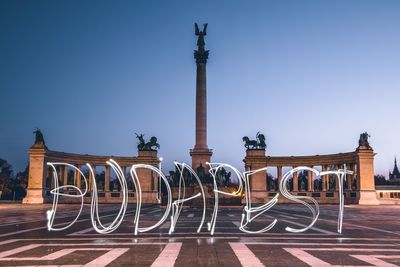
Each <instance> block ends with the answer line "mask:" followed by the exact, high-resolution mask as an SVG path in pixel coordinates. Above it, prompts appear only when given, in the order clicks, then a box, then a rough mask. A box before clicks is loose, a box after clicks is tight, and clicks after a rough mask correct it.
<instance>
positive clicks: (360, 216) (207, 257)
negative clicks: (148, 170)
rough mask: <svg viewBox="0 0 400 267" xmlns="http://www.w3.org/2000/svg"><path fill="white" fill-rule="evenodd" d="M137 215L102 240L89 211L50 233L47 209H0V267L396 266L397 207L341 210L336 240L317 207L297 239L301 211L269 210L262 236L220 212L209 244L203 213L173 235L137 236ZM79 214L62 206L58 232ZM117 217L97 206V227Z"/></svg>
mask: <svg viewBox="0 0 400 267" xmlns="http://www.w3.org/2000/svg"><path fill="white" fill-rule="evenodd" d="M134 208H135V206H134V205H132V206H129V208H128V214H127V215H126V217H125V219H124V221H123V223H122V224H121V226H120V227H119V228H118V229H117V230H116V231H115V232H113V233H111V234H107V235H105V234H102V235H100V234H97V233H96V232H95V231H94V230H93V228H92V226H91V222H90V216H89V211H90V207H89V206H85V207H84V212H83V213H82V214H81V216H80V217H79V219H78V221H77V222H76V223H75V224H74V225H73V226H72V227H71V228H69V229H67V230H64V231H60V232H48V231H47V227H46V215H45V213H46V210H47V209H50V205H37V206H27V205H14V204H13V205H11V204H3V205H0V216H1V220H0V266H163V267H165V266H231V267H232V266H400V206H373V207H372V206H371V207H367V206H345V214H344V222H343V233H342V234H338V233H337V232H336V227H337V216H338V206H333V205H332V206H329V205H324V206H321V207H320V210H321V215H320V218H319V219H318V221H317V223H316V225H315V226H314V227H313V228H312V229H311V230H309V231H307V232H305V233H299V234H292V233H289V232H286V231H285V227H286V226H291V227H298V228H301V227H304V226H306V225H308V224H309V223H310V214H309V212H308V210H307V209H306V208H305V207H303V206H298V205H283V204H277V205H276V206H274V207H273V208H272V209H271V210H270V211H269V212H267V213H265V214H264V215H262V216H260V217H259V218H257V219H256V220H255V221H254V222H252V223H251V229H252V230H257V229H261V228H263V227H265V226H266V225H268V224H270V223H271V221H272V220H273V219H274V218H277V219H278V223H277V224H276V226H275V227H274V228H273V229H272V230H271V231H269V232H266V233H262V234H246V233H243V232H241V231H240V230H239V229H238V225H240V220H241V214H242V210H241V209H240V208H221V209H220V211H219V213H218V218H217V223H216V228H215V234H214V236H211V235H210V234H209V232H208V231H207V227H206V224H205V226H204V227H203V230H202V232H201V233H199V234H197V233H196V229H197V227H198V225H199V222H200V219H201V214H202V210H201V209H195V208H184V209H183V210H182V213H181V215H180V218H179V220H178V223H177V225H176V229H175V233H173V234H171V235H169V234H168V230H169V226H170V223H169V221H167V222H165V223H164V224H163V225H161V227H159V228H156V229H154V230H153V231H150V232H147V233H139V234H138V235H137V236H135V235H134V234H133V229H134V227H133V216H134ZM78 209H79V206H78V205H60V206H59V210H58V214H57V216H56V220H55V226H58V227H60V226H63V225H64V226H65V225H66V224H68V223H69V222H71V221H72V220H73V219H74V216H75V215H76V214H77V211H78ZM118 209H119V207H118V206H117V205H100V212H101V218H102V222H104V223H105V224H107V223H108V222H111V221H112V220H113V218H114V215H115V214H116V213H117V212H118ZM211 212H212V210H211V209H210V210H207V217H206V220H207V221H209V220H210V219H211ZM162 214H163V209H161V208H159V207H144V208H143V213H142V215H141V220H140V226H141V227H143V226H146V225H147V226H149V225H152V224H154V223H155V222H157V221H158V220H159V218H161V216H162Z"/></svg>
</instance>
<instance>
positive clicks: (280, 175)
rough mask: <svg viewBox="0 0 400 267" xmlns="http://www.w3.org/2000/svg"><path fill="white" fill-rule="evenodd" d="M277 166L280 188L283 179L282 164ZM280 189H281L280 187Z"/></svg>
mask: <svg viewBox="0 0 400 267" xmlns="http://www.w3.org/2000/svg"><path fill="white" fill-rule="evenodd" d="M276 168H277V175H278V188H279V184H280V183H281V181H282V166H278V167H276ZM278 191H279V189H278Z"/></svg>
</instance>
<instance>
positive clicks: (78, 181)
mask: <svg viewBox="0 0 400 267" xmlns="http://www.w3.org/2000/svg"><path fill="white" fill-rule="evenodd" d="M75 167H76V168H78V169H80V167H81V166H80V165H76V166H75ZM74 177H75V179H74V180H75V186H76V187H78V188H79V189H81V173H80V172H79V171H78V170H75V172H74Z"/></svg>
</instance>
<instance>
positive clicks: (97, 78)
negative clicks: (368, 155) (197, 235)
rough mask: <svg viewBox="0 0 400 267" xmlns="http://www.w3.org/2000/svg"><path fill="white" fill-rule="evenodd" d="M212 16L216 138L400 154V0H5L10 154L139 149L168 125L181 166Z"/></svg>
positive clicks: (0, 65) (2, 54)
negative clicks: (363, 146)
mask: <svg viewBox="0 0 400 267" xmlns="http://www.w3.org/2000/svg"><path fill="white" fill-rule="evenodd" d="M194 22H199V23H203V22H208V23H209V27H208V35H207V37H206V46H207V48H208V49H209V50H210V58H209V62H208V65H207V71H208V77H207V78H208V144H209V147H210V148H212V149H214V157H213V159H214V160H215V161H224V162H229V163H231V164H233V165H235V166H237V167H240V168H243V164H242V159H243V157H244V153H245V150H244V148H243V145H242V141H241V138H242V136H244V135H250V136H253V137H254V135H255V134H256V132H257V131H262V132H263V133H265V135H266V138H267V144H268V154H270V155H309V154H323V153H336V152H347V151H352V150H354V149H355V148H356V146H357V141H358V136H359V133H360V132H363V131H368V132H369V133H370V134H371V136H372V137H371V138H370V142H371V145H372V146H373V147H374V149H375V151H376V152H377V153H378V154H377V156H376V161H375V163H376V164H375V167H376V172H378V173H383V174H385V175H387V172H388V170H389V168H392V165H393V158H394V156H395V155H396V154H397V155H398V156H399V157H400V137H399V133H400V126H399V117H400V1H367V0H360V1H275V2H272V1H179V2H177V1H126V2H125V1H1V2H0V25H1V26H0V40H1V41H0V91H1V104H0V114H1V120H2V121H1V128H0V157H1V158H5V159H7V160H8V161H9V162H10V163H11V164H12V165H14V167H15V169H17V170H19V169H22V168H23V167H24V166H25V164H26V162H27V159H28V155H27V152H28V149H29V147H30V145H31V144H32V142H33V139H34V136H33V134H32V131H33V130H34V128H35V127H39V128H41V129H42V131H43V133H44V136H45V139H46V142H47V145H48V147H49V148H50V149H52V150H59V151H66V152H75V153H88V154H109V155H136V139H135V136H134V132H138V133H139V132H143V133H145V134H146V136H147V137H150V136H151V135H156V136H157V137H158V139H159V142H160V144H161V150H160V155H162V156H163V157H164V159H165V164H166V165H165V166H166V167H167V169H169V168H171V167H172V162H173V160H180V161H186V162H190V158H189V149H190V148H192V147H193V145H194V124H195V120H194V118H195V113H194V112H195V107H194V103H195V70H196V68H195V62H194V59H193V49H195V43H196V39H195V36H194V29H193V28H194V27H193V24H194Z"/></svg>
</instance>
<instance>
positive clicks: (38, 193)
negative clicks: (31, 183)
mask: <svg viewBox="0 0 400 267" xmlns="http://www.w3.org/2000/svg"><path fill="white" fill-rule="evenodd" d="M22 203H23V204H43V203H44V197H43V188H31V189H30V188H28V189H27V190H26V196H25V197H24V199H23V200H22Z"/></svg>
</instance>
